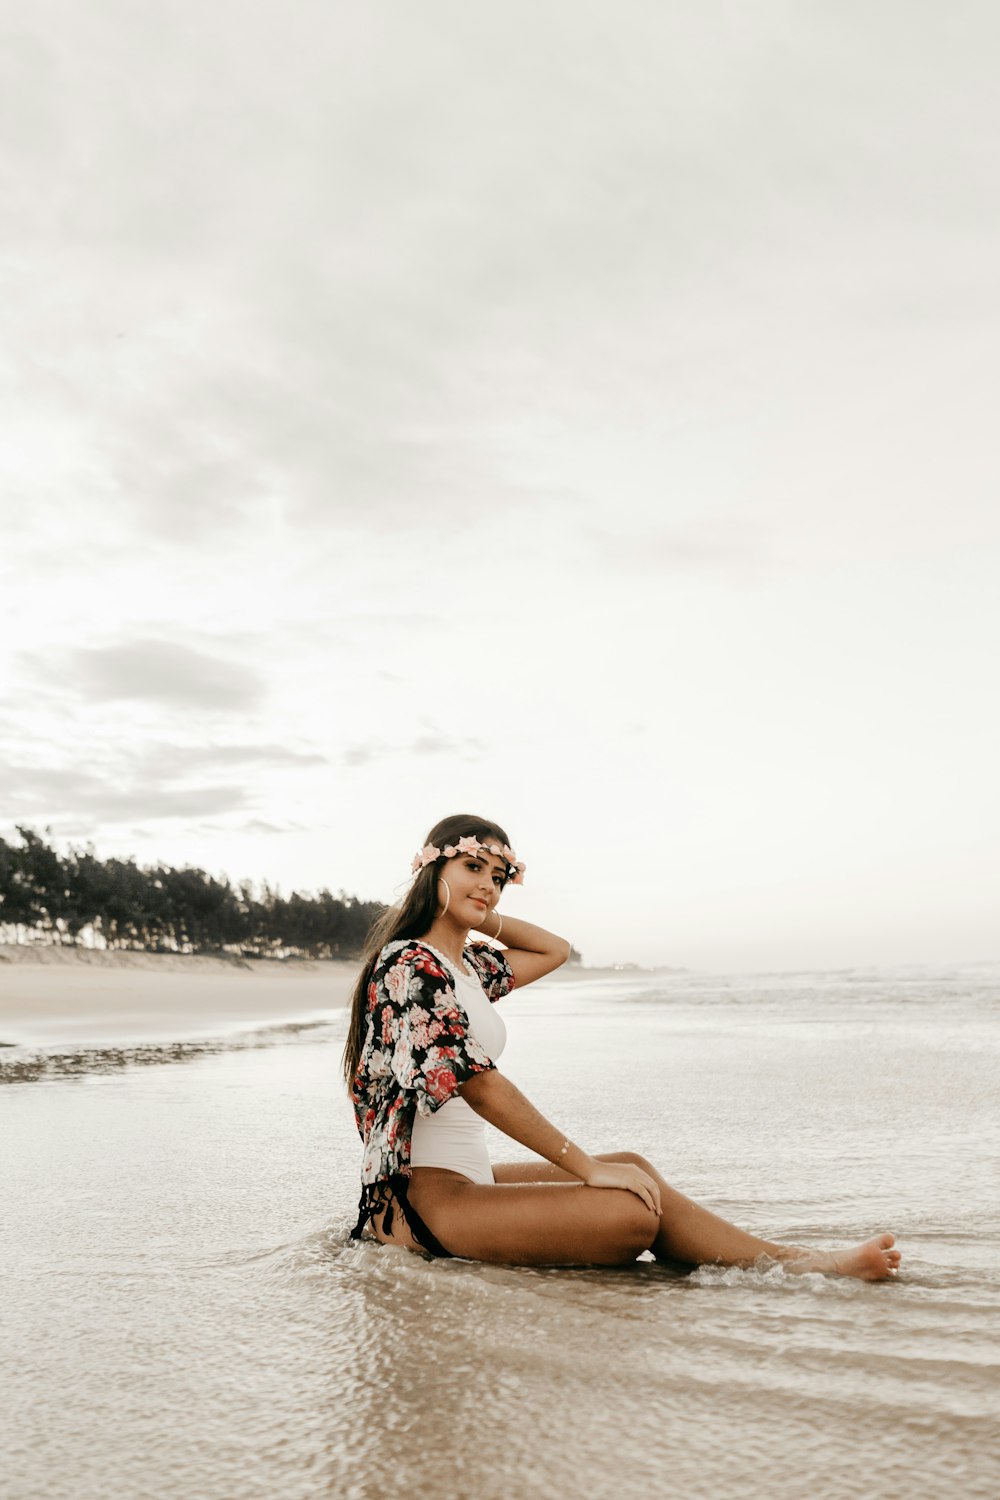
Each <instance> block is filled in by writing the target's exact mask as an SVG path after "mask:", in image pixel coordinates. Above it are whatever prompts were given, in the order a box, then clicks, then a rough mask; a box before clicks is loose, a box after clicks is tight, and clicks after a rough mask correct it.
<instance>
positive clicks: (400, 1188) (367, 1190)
mask: <svg viewBox="0 0 1000 1500" xmlns="http://www.w3.org/2000/svg"><path fill="white" fill-rule="evenodd" d="M409 1189H410V1179H409V1177H405V1176H403V1174H402V1173H397V1174H396V1175H395V1176H393V1177H384V1178H383V1179H382V1181H381V1182H366V1183H365V1185H364V1187H363V1188H362V1189H361V1201H360V1203H359V1204H358V1222H357V1223H356V1224H355V1226H354V1228H353V1229H352V1230H351V1239H352V1240H360V1239H362V1238H364V1230H365V1226H366V1225H367V1224H368V1223H369V1222H370V1221H371V1219H373V1218H375V1217H376V1216H377V1215H378V1214H380V1213H381V1212H382V1210H383V1209H384V1210H385V1218H384V1219H383V1220H382V1233H383V1234H385V1235H390V1234H392V1225H393V1220H394V1218H395V1210H396V1209H397V1208H398V1209H399V1211H400V1213H401V1214H402V1216H403V1218H404V1220H405V1221H406V1223H407V1225H408V1226H409V1230H410V1233H411V1234H412V1235H413V1238H414V1239H415V1240H416V1242H417V1244H418V1245H419V1246H420V1248H421V1249H422V1250H426V1251H427V1253H428V1255H434V1256H438V1257H444V1258H448V1259H450V1258H451V1251H450V1250H446V1249H445V1248H444V1246H443V1245H442V1243H441V1241H440V1240H439V1239H438V1238H437V1236H436V1235H435V1234H434V1233H432V1231H431V1230H430V1229H428V1227H427V1225H426V1224H425V1223H424V1221H423V1219H422V1218H421V1217H420V1215H419V1214H418V1213H417V1210H416V1209H415V1208H414V1207H413V1204H412V1203H411V1202H410V1200H409Z"/></svg>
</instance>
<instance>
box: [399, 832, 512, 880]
mask: <svg viewBox="0 0 1000 1500" xmlns="http://www.w3.org/2000/svg"><path fill="white" fill-rule="evenodd" d="M456 854H471V855H473V856H474V857H475V858H476V859H478V858H479V856H480V855H481V854H496V855H499V857H500V858H501V859H503V860H506V862H507V879H508V880H509V881H510V883H511V885H523V884H524V872H525V870H526V869H527V868H528V867H527V865H526V864H525V863H524V861H523V860H519V859H518V857H517V855H516V854H515V853H514V851H513V849H511V848H510V846H509V845H508V844H504V846H503V848H502V849H501V847H500V845H499V844H481V843H480V842H479V840H478V839H474V838H471V837H469V838H464V839H459V840H458V843H457V844H445V846H444V848H443V849H438V848H436V847H435V846H434V845H433V844H425V845H424V847H423V848H422V849H421V851H420V853H419V854H415V855H414V856H413V864H412V865H411V866H410V868H411V870H412V871H413V873H414V875H416V873H417V871H418V870H422V869H423V867H424V865H432V864H433V863H434V861H435V860H436V859H440V858H441V856H442V855H444V857H445V859H454V857H455V855H456Z"/></svg>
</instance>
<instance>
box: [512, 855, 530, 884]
mask: <svg viewBox="0 0 1000 1500" xmlns="http://www.w3.org/2000/svg"><path fill="white" fill-rule="evenodd" d="M527 868H528V866H527V865H526V864H525V863H524V860H523V859H522V860H521V861H520V863H519V864H518V865H516V866H515V869H516V870H517V874H516V875H512V876H511V881H510V883H511V885H523V884H524V872H525V870H526V869H527Z"/></svg>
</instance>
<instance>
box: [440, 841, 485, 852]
mask: <svg viewBox="0 0 1000 1500" xmlns="http://www.w3.org/2000/svg"><path fill="white" fill-rule="evenodd" d="M482 847H483V846H482V844H480V842H479V840H478V839H474V838H471V837H470V838H464V839H459V841H458V853H459V854H478V853H479V851H480V849H481V848H482ZM445 852H447V851H445Z"/></svg>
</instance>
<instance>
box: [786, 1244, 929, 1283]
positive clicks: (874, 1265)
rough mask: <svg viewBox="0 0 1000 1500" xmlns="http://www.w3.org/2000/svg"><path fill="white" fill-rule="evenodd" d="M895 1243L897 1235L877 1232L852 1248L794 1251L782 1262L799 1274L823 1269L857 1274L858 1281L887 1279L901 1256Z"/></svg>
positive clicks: (894, 1269)
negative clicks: (832, 1250) (833, 1251)
mask: <svg viewBox="0 0 1000 1500" xmlns="http://www.w3.org/2000/svg"><path fill="white" fill-rule="evenodd" d="M895 1243H896V1237H895V1235H892V1234H878V1235H876V1236H875V1238H874V1239H871V1240H865V1241H864V1243H863V1244H861V1245H855V1246H853V1248H852V1249H850V1250H838V1251H837V1252H836V1254H833V1253H832V1252H830V1251H829V1250H824V1251H815V1252H813V1251H808V1250H793V1251H792V1252H791V1253H790V1254H789V1256H788V1258H787V1259H786V1258H785V1257H784V1256H782V1262H783V1264H784V1266H785V1268H786V1270H789V1271H795V1272H798V1273H799V1274H801V1273H803V1272H806V1271H824V1272H827V1273H829V1272H832V1273H833V1274H834V1275H835V1276H855V1277H857V1279H858V1280H859V1281H885V1279H886V1277H888V1276H895V1274H896V1272H897V1271H898V1270H899V1262H900V1260H901V1259H902V1257H901V1255H900V1253H899V1251H898V1250H894V1249H893V1246H894V1245H895Z"/></svg>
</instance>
